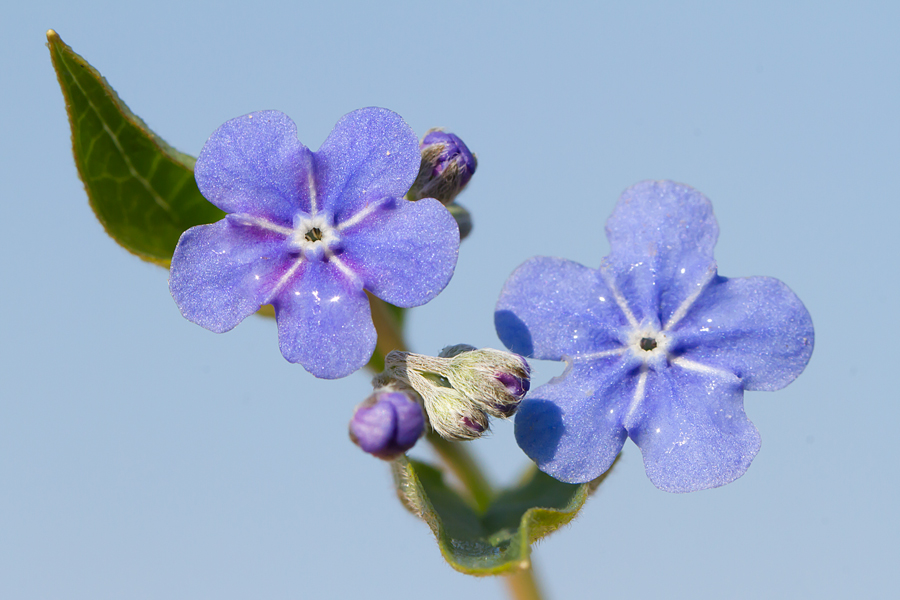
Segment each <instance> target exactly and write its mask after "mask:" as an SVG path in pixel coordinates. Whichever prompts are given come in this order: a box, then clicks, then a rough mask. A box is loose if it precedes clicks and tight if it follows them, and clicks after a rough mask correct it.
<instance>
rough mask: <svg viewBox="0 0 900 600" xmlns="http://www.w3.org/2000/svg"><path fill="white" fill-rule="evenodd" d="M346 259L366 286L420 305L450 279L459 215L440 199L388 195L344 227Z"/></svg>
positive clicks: (387, 297) (382, 295) (393, 299)
mask: <svg viewBox="0 0 900 600" xmlns="http://www.w3.org/2000/svg"><path fill="white" fill-rule="evenodd" d="M341 237H342V239H343V242H342V247H343V253H342V254H341V255H340V260H342V261H343V262H345V263H346V264H347V265H348V266H349V267H350V268H351V269H352V270H353V271H354V272H355V273H357V274H358V275H359V276H360V277H361V278H362V279H363V281H364V282H365V287H366V289H367V290H369V291H370V292H372V293H373V294H375V295H376V296H378V297H379V298H381V299H382V300H385V301H386V302H390V303H391V304H394V305H396V306H402V307H405V308H406V307H411V306H420V305H422V304H425V303H426V302H428V301H430V300H432V299H433V298H434V297H435V296H437V295H438V294H439V293H440V292H441V290H443V289H444V288H445V287H446V286H447V284H448V283H449V282H450V278H451V277H452V276H453V270H454V269H455V268H456V259H457V254H458V253H459V229H458V228H457V226H456V221H455V220H454V219H453V217H452V216H451V215H450V213H449V212H448V211H447V209H446V208H444V206H443V205H442V204H441V203H440V202H438V201H437V200H433V199H431V198H426V199H423V200H419V201H418V202H409V201H408V200H402V199H401V200H390V201H388V202H384V203H382V204H380V205H379V206H378V207H377V208H376V209H374V210H373V211H372V212H371V213H370V214H368V215H367V216H366V217H365V218H364V219H363V220H362V221H360V222H359V223H358V224H355V225H353V226H351V227H349V228H347V229H345V230H342V231H341Z"/></svg>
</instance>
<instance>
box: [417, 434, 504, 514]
mask: <svg viewBox="0 0 900 600" xmlns="http://www.w3.org/2000/svg"><path fill="white" fill-rule="evenodd" d="M427 439H428V441H429V443H431V446H432V447H433V448H434V451H435V452H437V453H438V455H439V456H440V457H441V460H443V461H444V464H446V465H447V468H449V469H450V470H451V471H453V474H454V475H456V476H457V477H458V478H459V481H460V482H461V483H462V484H463V487H464V488H465V489H466V491H467V492H469V495H470V496H471V497H472V501H473V502H474V503H475V507H476V508H477V509H478V512H482V513H483V512H484V511H486V510H487V507H488V506H489V505H490V503H491V500H492V499H493V498H494V490H493V489H492V488H491V484H490V482H489V481H488V480H487V477H485V476H484V472H483V471H482V470H481V467H479V465H478V463H477V462H476V460H475V457H474V456H472V453H471V452H469V449H468V448H466V447H465V446H464V445H463V443H462V442H450V441H447V440H445V439H444V438H442V437H441V436H439V435H438V434H436V433H435V432H434V431H429V432H428V436H427Z"/></svg>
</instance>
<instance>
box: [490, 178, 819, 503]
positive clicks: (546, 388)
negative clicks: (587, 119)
mask: <svg viewBox="0 0 900 600" xmlns="http://www.w3.org/2000/svg"><path fill="white" fill-rule="evenodd" d="M606 233H607V237H608V238H609V241H610V247H611V252H610V254H609V256H607V257H606V258H604V259H603V261H602V263H601V265H600V268H599V269H597V270H595V269H590V268H588V267H584V266H582V265H579V264H577V263H574V262H571V261H567V260H563V259H560V258H547V257H536V258H532V259H530V260H528V261H527V262H525V263H524V264H523V265H521V266H520V267H519V268H518V269H517V270H516V271H515V272H514V273H513V274H512V275H511V276H510V278H509V280H508V281H507V282H506V285H505V286H504V288H503V291H502V293H501V295H500V300H499V302H498V304H497V312H496V314H495V322H496V325H497V332H498V334H499V336H500V339H501V340H503V343H505V344H506V345H507V346H508V347H509V348H510V349H511V350H512V351H513V352H517V353H519V354H522V355H525V356H529V357H534V358H537V359H547V360H563V359H564V360H566V361H567V362H568V367H567V369H566V371H565V372H564V373H563V374H562V375H561V376H560V377H557V378H555V379H553V380H551V381H550V382H549V383H547V384H546V385H543V386H541V387H539V388H537V389H536V390H534V391H533V392H532V393H531V394H530V395H529V396H528V397H527V398H526V399H525V400H524V401H523V403H522V404H521V406H520V408H519V413H518V416H517V417H516V440H517V441H518V443H519V446H521V448H522V449H523V450H524V451H525V453H526V454H528V456H530V457H531V458H532V459H533V460H534V461H535V462H536V463H537V464H538V466H539V467H540V469H541V470H542V471H544V472H546V473H548V474H550V475H552V476H553V477H556V478H557V479H560V480H562V481H567V482H572V483H580V482H585V481H590V480H591V479H593V478H595V477H597V476H598V475H600V474H601V473H603V472H604V471H606V470H607V469H608V468H609V467H610V465H612V462H613V460H614V459H615V457H616V455H617V454H618V453H619V451H620V450H621V449H622V446H623V444H624V443H625V439H626V438H628V437H630V438H631V439H632V440H634V442H635V443H636V444H637V445H638V447H640V449H641V452H642V454H643V457H644V467H645V469H646V471H647V475H648V476H649V477H650V480H651V481H652V482H653V483H654V484H655V485H656V486H657V487H659V488H660V489H663V490H666V491H670V492H688V491H693V490H700V489H705V488H710V487H716V486H720V485H724V484H726V483H729V482H731V481H734V480H735V479H737V478H738V477H740V476H741V475H743V474H744V472H745V471H746V470H747V467H749V466H750V461H752V460H753V457H754V456H756V453H757V452H758V451H759V444H760V440H759V433H758V432H757V430H756V427H754V426H753V423H751V422H750V420H749V419H748V418H747V415H746V414H745V413H744V404H743V393H744V390H777V389H779V388H782V387H784V386H786V385H787V384H788V383H790V382H791V381H793V380H794V379H795V378H796V377H797V376H798V375H799V374H800V372H801V371H803V369H804V367H805V366H806V363H807V362H808V361H809V358H810V355H811V354H812V350H813V325H812V320H811V319H810V316H809V313H808V312H807V310H806V308H805V307H804V306H803V303H801V302H800V300H799V299H798V298H797V296H795V295H794V293H793V292H791V290H790V289H788V287H787V286H786V285H784V284H783V283H781V282H780V281H778V280H777V279H772V278H768V277H748V278H741V279H727V278H725V277H721V276H719V275H718V274H717V273H716V263H715V260H714V259H713V247H714V246H715V243H716V238H717V237H718V233H719V229H718V225H717V224H716V220H715V217H714V216H713V212H712V206H711V205H710V203H709V200H707V199H706V197H705V196H703V195H702V194H700V193H699V192H697V191H696V190H694V189H692V188H690V187H688V186H685V185H681V184H677V183H673V182H669V181H646V182H642V183H639V184H637V185H635V186H634V187H632V188H630V189H628V190H626V191H625V193H624V194H622V197H621V198H620V199H619V202H618V204H617V205H616V208H615V210H614V211H613V214H612V216H611V217H610V218H609V221H607V224H606Z"/></svg>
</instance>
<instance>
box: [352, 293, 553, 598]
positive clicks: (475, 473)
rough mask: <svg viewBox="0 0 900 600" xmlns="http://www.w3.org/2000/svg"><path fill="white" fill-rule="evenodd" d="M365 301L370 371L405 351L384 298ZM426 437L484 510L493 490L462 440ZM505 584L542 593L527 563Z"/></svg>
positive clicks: (519, 593)
mask: <svg viewBox="0 0 900 600" xmlns="http://www.w3.org/2000/svg"><path fill="white" fill-rule="evenodd" d="M369 304H370V306H371V312H372V322H373V323H374V325H375V331H376V332H377V333H378V346H377V349H376V355H380V357H381V361H380V362H381V365H380V366H379V365H378V363H377V362H376V361H375V360H373V361H372V362H370V363H369V367H370V368H371V369H372V370H374V371H376V372H377V371H379V370H381V369H382V368H384V357H385V356H387V355H388V353H389V352H390V351H391V350H399V351H401V352H405V351H407V347H406V343H405V341H404V340H403V333H402V332H401V327H400V323H399V322H398V321H397V319H396V317H395V316H394V315H393V314H392V313H391V311H390V310H389V309H388V307H387V305H386V304H385V303H384V301H382V300H379V299H378V298H376V297H374V296H372V295H370V296H369ZM426 439H427V440H428V442H429V443H430V444H431V446H432V447H433V448H434V450H435V452H437V454H438V456H440V457H441V460H442V461H443V462H444V464H445V465H446V467H447V468H448V469H449V470H450V471H452V472H453V474H454V475H456V477H457V478H458V479H459V481H460V483H462V485H463V487H464V488H465V490H466V491H467V492H468V493H469V496H470V497H471V498H472V501H473V502H474V504H475V506H476V507H477V509H478V511H479V512H482V513H483V512H484V511H486V510H487V508H488V506H489V505H490V503H491V500H492V499H493V498H494V490H493V488H492V487H491V484H490V482H489V481H488V479H487V477H485V475H484V471H482V469H481V467H480V466H479V465H478V462H477V461H476V460H475V457H474V456H473V455H472V453H471V452H470V451H469V449H468V448H467V447H466V446H465V445H464V444H463V443H462V442H451V441H448V440H445V439H444V438H442V437H441V436H439V435H438V434H436V433H435V432H434V431H429V432H428V435H427V436H426ZM504 579H505V580H506V586H507V589H508V590H509V596H510V598H511V599H512V600H541V599H542V598H543V596H542V595H541V591H540V589H539V588H538V584H537V580H536V579H535V575H534V569H533V568H532V566H531V564H529V565H528V566H527V567H526V568H524V569H520V570H518V571H515V572H514V573H510V574H509V575H505V576H504Z"/></svg>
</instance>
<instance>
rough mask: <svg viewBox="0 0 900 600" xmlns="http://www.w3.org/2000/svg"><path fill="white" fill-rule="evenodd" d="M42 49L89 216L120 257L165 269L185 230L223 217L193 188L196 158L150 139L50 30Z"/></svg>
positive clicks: (149, 133) (108, 89) (89, 68)
mask: <svg viewBox="0 0 900 600" xmlns="http://www.w3.org/2000/svg"><path fill="white" fill-rule="evenodd" d="M47 46H48V47H49V48H50V57H51V59H52V60H53V67H54V69H56V75H57V78H58V79H59V85H60V87H61V88H62V92H63V96H64V98H65V101H66V111H67V112H68V114H69V124H70V126H71V127H72V152H73V154H74V155H75V164H76V166H77V167H78V174H79V175H80V176H81V180H82V181H83V182H84V188H85V191H87V195H88V200H89V201H90V204H91V208H93V210H94V214H96V215H97V218H98V219H99V220H100V223H101V224H102V225H103V227H104V228H105V229H106V232H107V233H108V234H109V235H110V237H112V238H113V239H114V240H116V241H117V242H118V243H119V244H120V245H121V246H122V247H124V248H125V249H126V250H128V251H129V252H133V253H134V254H136V255H138V256H139V257H141V258H143V259H144V260H148V261H151V262H154V263H157V264H159V265H162V266H168V264H169V261H170V259H171V258H172V253H173V252H174V250H175V244H176V243H177V242H178V238H179V236H181V233H182V232H183V231H184V230H185V229H188V228H190V227H193V226H194V225H200V224H203V223H212V222H214V221H218V220H219V219H221V218H222V217H223V216H224V214H225V213H223V212H222V211H220V210H219V209H218V208H216V207H215V206H213V205H212V204H210V203H209V202H208V201H207V200H206V199H205V198H204V197H203V196H202V195H201V194H200V190H199V189H197V184H196V182H195V181H194V171H193V169H194V162H195V159H194V158H192V157H191V156H188V155H187V154H182V153H181V152H178V151H177V150H175V149H174V148H172V147H171V146H169V145H168V144H166V143H165V142H164V141H163V140H162V139H160V138H159V137H158V136H157V135H156V134H155V133H153V132H152V131H151V130H150V128H149V127H147V125H145V124H144V122H143V121H141V120H140V119H139V118H138V117H137V116H135V115H134V114H133V113H132V112H131V111H130V110H129V109H128V107H127V106H125V103H124V102H122V100H121V99H120V98H119V96H118V95H117V94H116V92H115V91H113V89H112V88H111V87H110V86H109V84H108V83H107V82H106V79H104V78H103V77H102V76H101V75H100V73H99V72H97V70H96V69H95V68H93V67H92V66H91V65H89V64H88V63H87V61H85V60H84V59H83V58H81V57H80V56H79V55H78V54H76V53H75V52H74V51H73V50H72V49H71V48H70V47H69V46H67V45H66V44H65V43H64V42H63V41H62V40H61V39H60V37H59V35H57V34H56V32H55V31H53V30H52V29H51V30H50V31H48V32H47Z"/></svg>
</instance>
